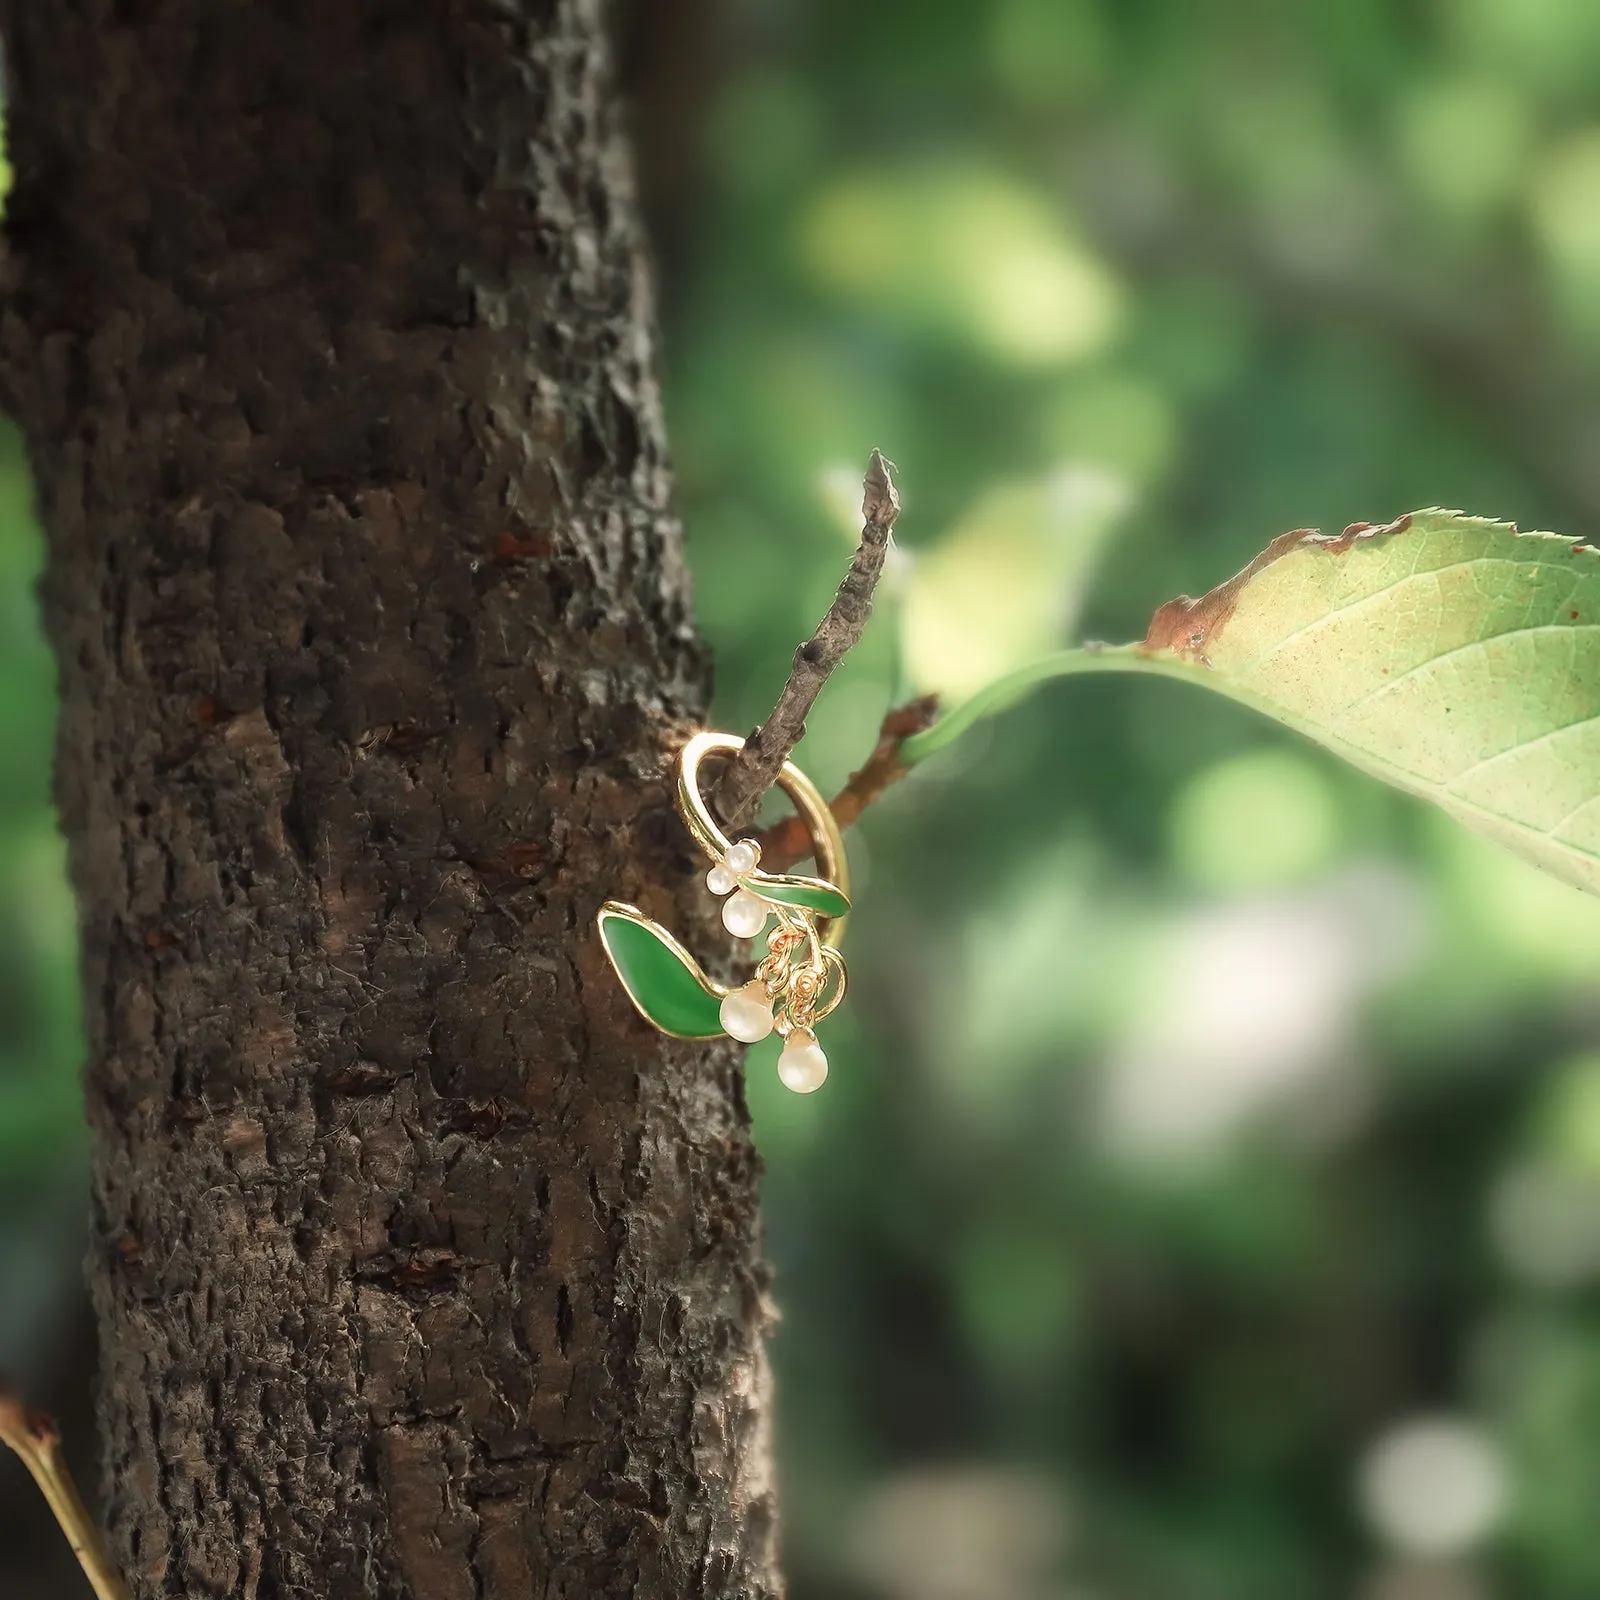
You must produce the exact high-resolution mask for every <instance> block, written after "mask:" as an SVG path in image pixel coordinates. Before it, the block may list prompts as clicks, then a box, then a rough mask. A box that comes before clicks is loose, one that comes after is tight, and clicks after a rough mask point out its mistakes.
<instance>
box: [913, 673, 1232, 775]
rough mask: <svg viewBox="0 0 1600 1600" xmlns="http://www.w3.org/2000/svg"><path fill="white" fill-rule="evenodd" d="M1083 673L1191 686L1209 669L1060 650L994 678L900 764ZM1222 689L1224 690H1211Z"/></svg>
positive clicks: (918, 738) (921, 737) (921, 736)
mask: <svg viewBox="0 0 1600 1600" xmlns="http://www.w3.org/2000/svg"><path fill="white" fill-rule="evenodd" d="M1084 672H1141V673H1145V674H1148V675H1150V676H1154V677H1159V678H1181V679H1185V680H1186V681H1188V682H1191V683H1193V682H1196V681H1204V678H1205V672H1206V669H1205V667H1203V666H1201V665H1198V664H1196V663H1193V662H1188V661H1182V660H1179V659H1178V658H1177V657H1176V656H1171V655H1151V654H1148V653H1147V652H1146V651H1145V650H1144V648H1143V647H1142V646H1140V645H1133V644H1124V645H1116V646H1107V645H1081V646H1079V647H1078V648H1077V649H1075V650H1060V651H1057V652H1056V654H1055V655H1050V656H1041V657H1040V658H1039V659H1038V660H1037V661H1030V662H1029V663H1028V664H1027V666H1025V667H1019V668H1017V670H1016V671H1015V672H1011V673H1007V674H1006V676H1005V677H1003V678H996V679H995V681H994V682H993V683H991V684H988V685H986V686H985V687H984V688H982V689H980V690H979V691H978V692H977V693H976V694H975V695H973V697H972V698H971V699H970V700H967V701H965V702H964V703H963V704H961V705H959V706H957V707H956V709H955V710H954V711H952V712H951V713H950V714H949V715H948V716H945V717H941V718H940V719H939V720H938V721H937V722H936V723H934V725H933V726H932V727H931V728H929V729H927V730H926V731H925V732H923V733H916V734H913V735H912V736H911V737H910V738H909V739H907V740H906V741H905V742H904V743H903V744H902V745H901V746H900V751H899V755H900V760H901V761H902V762H904V763H905V764H906V765H907V766H914V765H915V764H916V763H917V762H919V761H925V760H926V759H927V758H928V757H929V756H931V755H932V754H934V752H935V751H938V750H943V749H944V747H945V746H946V745H948V744H951V743H953V742H954V741H955V740H956V739H959V738H960V737H961V735H962V734H963V733H965V732H966V731H967V729H968V728H970V727H971V726H972V725H973V723H975V722H980V721H981V720H982V719H983V718H984V717H992V716H993V715H994V714H995V713H996V712H997V711H1004V710H1006V709H1007V708H1009V707H1010V706H1013V705H1015V704H1016V703H1017V702H1018V701H1019V700H1022V699H1025V698H1026V697H1027V695H1028V694H1029V693H1030V692H1031V691H1032V690H1034V689H1036V688H1038V687H1039V685H1040V684H1042V683H1048V682H1050V680H1051V679H1053V678H1068V677H1073V676H1076V675H1077V674H1079V673H1084ZM1213 687H1221V685H1213ZM1228 692H1229V693H1230V694H1232V695H1233V697H1234V698H1236V699H1243V698H1245V697H1244V696H1243V695H1241V694H1240V693H1239V691H1238V690H1237V689H1233V688H1230V689H1229V691H1228Z"/></svg>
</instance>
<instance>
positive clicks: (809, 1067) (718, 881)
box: [706, 839, 828, 1094]
mask: <svg viewBox="0 0 1600 1600" xmlns="http://www.w3.org/2000/svg"><path fill="white" fill-rule="evenodd" d="M760 859H761V853H760V849H759V847H758V846H757V845H755V844H754V843H753V842H752V841H750V840H746V839H741V840H740V841H739V843H737V844H735V845H732V846H730V847H729V849H728V853H727V854H726V855H725V856H723V858H722V860H721V861H719V862H718V863H717V864H716V865H715V866H714V867H712V869H711V870H710V871H709V872H708V873H707V874H706V887H707V888H708V889H709V890H710V891H711V892H712V894H715V895H727V896H728V898H727V900H726V901H725V902H724V903H723V907H722V925H723V927H725V928H726V929H727V930H728V932H729V933H731V934H733V935H734V936H735V937H736V938H740V939H754V938H755V937H756V936H757V935H758V934H760V933H761V932H762V931H763V929H765V927H766V925H767V918H768V917H769V916H770V915H771V911H770V909H769V908H768V906H767V904H766V902H765V901H763V900H762V899H761V898H760V897H759V896H758V895H754V894H751V893H750V891H749V890H748V889H741V888H739V887H738V884H739V879H740V878H741V877H743V876H744V875H745V874H746V873H748V872H754V871H755V868H756V863H757V862H758V861H759V860H760ZM772 1007H773V996H772V994H771V993H769V992H768V989H767V985H766V983H765V982H764V981H763V980H762V979H760V978H752V979H751V980H750V981H749V982H748V983H747V984H744V985H743V986H742V987H740V988H738V989H732V990H730V991H729V992H728V994H727V995H726V996H725V997H724V998H723V1001H722V1005H721V1007H720V1008H719V1010H718V1013H717V1014H718V1016H719V1018H720V1019H721V1022H722V1026H723V1029H724V1030H725V1031H726V1032H727V1033H728V1034H729V1035H730V1036H731V1037H732V1038H735V1039H737V1040H739V1042H740V1043H741V1044H759V1043H760V1042H761V1040H763V1039H765V1038H766V1037H767V1036H768V1035H769V1034H770V1033H771V1032H772V1030H773V1028H774V1027H775V1026H776V1025H777V1024H776V1019H775V1018H774V1016H773V1014H772ZM827 1076H828V1058H827V1056H825V1055H824V1054H823V1052H822V1046H821V1045H819V1044H818V1043H817V1036H816V1034H814V1033H813V1032H812V1031H811V1029H810V1028H807V1027H798V1026H797V1027H791V1028H790V1029H789V1032H788V1035H787V1037H786V1038H785V1039H784V1043H783V1052H782V1054H781V1055H780V1056H779V1057H778V1078H779V1080H780V1082H782V1083H783V1084H784V1086H785V1087H786V1088H789V1089H793V1090H794V1091H795V1093H796V1094H810V1093H811V1092H812V1090H814V1089H820V1088H821V1087H822V1085H823V1082H824V1080H825V1079H826V1078H827Z"/></svg>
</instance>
